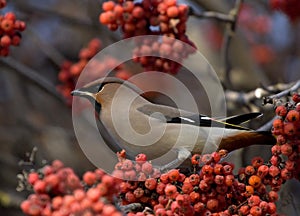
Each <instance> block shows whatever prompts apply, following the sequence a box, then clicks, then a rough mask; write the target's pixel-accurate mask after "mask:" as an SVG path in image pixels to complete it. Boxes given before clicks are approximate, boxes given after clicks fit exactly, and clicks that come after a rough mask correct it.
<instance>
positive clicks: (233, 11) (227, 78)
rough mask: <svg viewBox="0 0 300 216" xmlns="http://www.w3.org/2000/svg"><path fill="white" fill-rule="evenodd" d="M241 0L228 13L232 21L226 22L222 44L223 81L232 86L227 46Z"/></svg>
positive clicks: (233, 29) (232, 34)
mask: <svg viewBox="0 0 300 216" xmlns="http://www.w3.org/2000/svg"><path fill="white" fill-rule="evenodd" d="M242 1H243V0H236V1H235V6H234V8H232V9H231V11H230V12H229V14H228V16H230V17H231V18H232V20H233V21H232V22H228V23H227V24H226V32H225V38H224V41H223V46H222V47H223V50H222V61H223V65H224V76H225V79H224V82H225V83H226V85H227V87H231V86H232V82H231V79H230V71H231V64H230V61H229V46H230V42H231V39H232V37H233V36H234V34H235V29H236V23H237V17H238V14H239V11H240V8H241V4H242Z"/></svg>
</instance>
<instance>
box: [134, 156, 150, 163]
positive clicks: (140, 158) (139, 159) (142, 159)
mask: <svg viewBox="0 0 300 216" xmlns="http://www.w3.org/2000/svg"><path fill="white" fill-rule="evenodd" d="M135 161H136V162H137V163H138V164H143V163H144V162H146V161H147V156H146V155H145V154H138V155H137V156H136V157H135Z"/></svg>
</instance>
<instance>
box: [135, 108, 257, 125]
mask: <svg viewBox="0 0 300 216" xmlns="http://www.w3.org/2000/svg"><path fill="white" fill-rule="evenodd" d="M137 110H138V111H140V112H142V113H144V114H145V115H148V116H150V115H151V116H155V115H153V114H154V113H156V112H158V113H161V114H163V115H164V117H165V119H166V121H167V123H178V124H190V125H194V126H200V127H212V126H213V127H221V128H230V129H240V130H250V129H248V128H246V127H242V126H239V125H235V124H232V123H230V121H229V122H224V121H219V120H215V119H212V118H210V117H208V116H205V115H201V114H196V113H192V112H188V111H185V110H180V109H176V108H174V107H169V106H164V105H157V104H149V103H148V104H143V105H142V106H140V107H138V108H137ZM250 116H251V115H249V116H248V117H250ZM253 116H256V115H252V117H253ZM234 119H236V120H234ZM245 119H246V116H244V117H242V120H241V121H244V120H245ZM229 120H230V119H229ZM248 120H249V119H248ZM233 121H236V122H237V121H238V116H235V117H234V118H233V120H232V122H233Z"/></svg>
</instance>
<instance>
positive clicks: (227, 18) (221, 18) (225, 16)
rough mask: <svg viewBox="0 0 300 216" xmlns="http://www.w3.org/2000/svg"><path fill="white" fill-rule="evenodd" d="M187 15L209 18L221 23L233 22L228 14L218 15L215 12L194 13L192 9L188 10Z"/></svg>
mask: <svg viewBox="0 0 300 216" xmlns="http://www.w3.org/2000/svg"><path fill="white" fill-rule="evenodd" d="M189 15H191V16H195V17H198V18H209V19H216V20H218V21H222V22H229V23H232V22H234V19H233V17H232V16H231V15H230V14H224V13H219V12H215V11H204V12H196V11H195V10H194V9H193V8H192V7H191V8H190V10H189Z"/></svg>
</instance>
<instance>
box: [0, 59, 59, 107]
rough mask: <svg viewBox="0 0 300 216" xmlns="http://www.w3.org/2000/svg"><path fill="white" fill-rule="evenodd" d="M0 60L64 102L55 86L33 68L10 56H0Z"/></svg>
mask: <svg viewBox="0 0 300 216" xmlns="http://www.w3.org/2000/svg"><path fill="white" fill-rule="evenodd" d="M0 61H1V62H2V63H4V64H6V65H8V66H9V67H11V68H13V69H15V71H16V72H17V73H19V74H21V75H22V76H24V77H26V78H27V79H29V80H30V81H31V82H32V83H34V84H35V85H37V86H38V87H40V88H41V89H43V90H45V91H46V92H48V93H49V94H50V95H52V96H54V97H55V98H56V99H58V100H59V101H61V102H64V103H65V100H64V98H63V97H62V96H61V95H60V94H59V93H58V92H57V91H56V88H55V86H54V85H53V84H52V83H51V82H49V81H48V80H46V79H45V78H44V77H42V76H41V75H39V74H38V72H36V71H35V70H33V69H31V68H29V67H28V66H26V65H24V64H22V63H21V62H19V61H16V60H15V59H14V58H12V57H10V56H9V57H6V58H0Z"/></svg>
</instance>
